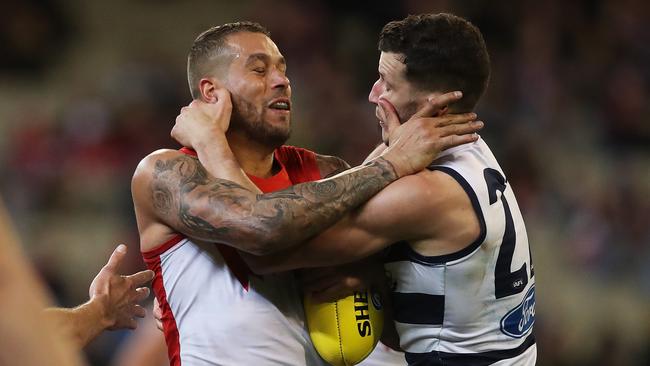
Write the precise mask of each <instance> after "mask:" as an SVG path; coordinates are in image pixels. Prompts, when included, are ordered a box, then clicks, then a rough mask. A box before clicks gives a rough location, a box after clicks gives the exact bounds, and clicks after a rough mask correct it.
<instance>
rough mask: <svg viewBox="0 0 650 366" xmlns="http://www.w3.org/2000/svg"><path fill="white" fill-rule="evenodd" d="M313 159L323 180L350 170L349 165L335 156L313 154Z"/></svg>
mask: <svg viewBox="0 0 650 366" xmlns="http://www.w3.org/2000/svg"><path fill="white" fill-rule="evenodd" d="M315 158H316V164H317V165H318V169H319V170H320V174H321V177H323V178H327V177H331V176H333V175H336V174H339V173H341V172H343V171H345V170H348V169H350V164H348V163H347V162H346V161H345V160H343V159H341V158H339V157H336V156H331V155H321V154H315Z"/></svg>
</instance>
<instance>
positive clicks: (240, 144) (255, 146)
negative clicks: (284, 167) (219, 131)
mask: <svg viewBox="0 0 650 366" xmlns="http://www.w3.org/2000/svg"><path fill="white" fill-rule="evenodd" d="M226 137H227V139H228V144H229V145H230V149H231V150H232V153H233V155H235V158H237V162H239V165H241V167H242V169H243V170H244V171H245V172H246V174H249V175H253V176H256V177H260V178H268V177H271V176H272V175H273V174H274V173H275V172H274V170H273V152H274V151H275V147H270V146H268V145H265V144H261V143H258V142H257V141H252V140H251V139H250V138H249V137H247V136H243V135H242V134H240V133H237V132H230V131H229V132H228V133H226Z"/></svg>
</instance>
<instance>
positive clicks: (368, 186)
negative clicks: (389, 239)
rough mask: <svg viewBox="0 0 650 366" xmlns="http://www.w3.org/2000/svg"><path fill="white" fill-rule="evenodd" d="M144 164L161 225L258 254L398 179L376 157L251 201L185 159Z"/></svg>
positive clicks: (296, 238)
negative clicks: (320, 178)
mask: <svg viewBox="0 0 650 366" xmlns="http://www.w3.org/2000/svg"><path fill="white" fill-rule="evenodd" d="M143 163H144V165H148V166H149V167H150V168H149V169H148V170H149V171H150V175H149V179H148V181H149V187H150V192H151V196H150V198H151V202H152V206H153V207H152V208H153V211H154V213H155V215H157V216H158V217H159V218H160V219H161V220H162V221H164V222H165V223H166V224H168V225H169V226H171V227H172V228H174V229H175V230H178V231H180V232H182V233H184V234H185V235H188V236H190V237H194V238H196V239H200V240H206V241H215V242H222V243H226V244H229V245H231V246H234V247H236V248H237V249H240V250H243V251H245V252H249V253H252V254H256V255H264V254H269V253H272V252H275V251H278V250H282V249H285V248H288V247H290V246H293V245H297V244H299V243H301V242H303V241H304V240H306V239H308V238H310V237H312V236H314V235H316V234H318V233H319V232H321V231H323V230H324V229H326V228H327V227H329V226H330V225H332V224H333V223H335V222H336V221H337V220H338V219H339V218H341V217H342V216H343V215H344V214H345V213H346V212H348V211H350V210H351V209H353V208H356V207H357V206H359V205H360V204H362V203H364V202H365V201H367V200H368V199H369V198H370V197H372V196H373V195H375V194H376V193H377V192H379V191H380V190H381V189H382V188H384V187H386V186H387V185H388V184H390V183H391V182H393V181H394V180H396V179H397V178H398V176H397V174H396V172H395V169H394V168H393V166H392V165H391V163H389V162H388V161H387V160H385V159H383V158H379V159H376V160H374V161H372V162H370V163H368V164H366V165H363V166H360V167H356V168H353V169H349V170H348V171H347V172H345V173H343V174H340V175H337V176H336V177H333V178H328V179H323V180H320V181H316V182H310V183H303V184H299V185H295V186H292V187H289V188H287V189H285V190H282V191H277V192H274V193H268V194H256V193H253V192H251V191H250V190H247V189H245V188H243V187H242V186H240V185H238V184H236V183H233V182H231V181H227V180H222V179H217V178H214V177H212V176H211V175H210V174H209V173H208V172H207V171H206V170H205V169H204V168H203V166H202V165H201V164H200V163H199V161H198V160H197V159H196V158H194V157H191V156H188V155H183V154H180V153H177V152H168V153H163V154H153V155H150V156H149V157H147V158H146V159H145V161H143Z"/></svg>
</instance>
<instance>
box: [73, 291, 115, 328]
mask: <svg viewBox="0 0 650 366" xmlns="http://www.w3.org/2000/svg"><path fill="white" fill-rule="evenodd" d="M78 309H80V310H81V311H83V312H86V313H87V316H88V317H89V318H91V319H93V320H95V321H96V322H98V323H99V324H101V326H102V328H103V329H107V328H110V327H112V326H114V325H115V323H116V319H114V318H113V317H112V316H111V314H110V311H109V306H108V296H106V295H95V296H93V297H92V298H91V299H90V300H88V302H86V303H85V304H82V305H80V306H79V307H78Z"/></svg>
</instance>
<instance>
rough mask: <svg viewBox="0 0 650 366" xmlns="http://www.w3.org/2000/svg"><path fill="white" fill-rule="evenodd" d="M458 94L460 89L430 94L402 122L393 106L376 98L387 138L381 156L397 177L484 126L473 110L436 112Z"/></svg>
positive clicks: (466, 140)
mask: <svg viewBox="0 0 650 366" xmlns="http://www.w3.org/2000/svg"><path fill="white" fill-rule="evenodd" d="M461 97H462V94H461V93H460V92H451V93H447V94H442V95H439V96H436V97H433V98H431V99H429V101H428V103H427V104H426V105H425V106H424V107H422V108H421V109H420V110H419V111H417V112H416V113H415V114H414V115H413V116H412V117H411V118H410V119H409V120H408V121H406V122H405V123H403V124H400V121H399V116H398V115H397V112H396V111H395V108H394V107H393V105H391V104H390V103H389V102H388V101H387V100H385V99H380V100H379V106H380V107H381V111H382V112H381V113H382V114H383V115H384V123H385V124H386V129H387V132H388V140H389V147H388V149H386V150H385V151H384V153H383V154H382V156H383V157H384V158H385V159H387V160H389V161H390V162H391V163H392V164H393V166H394V167H395V170H396V171H397V173H398V175H399V176H404V175H408V174H414V173H417V172H419V171H421V170H422V169H424V168H426V167H427V166H428V165H429V164H431V162H432V161H433V160H434V159H435V158H436V156H438V154H439V153H440V152H442V151H443V150H446V149H449V148H451V147H454V146H458V145H462V144H466V143H470V142H474V141H476V140H477V139H478V135H476V134H475V133H476V132H477V131H478V130H480V129H481V128H483V122H481V121H476V114H475V113H464V114H443V115H438V114H439V111H440V110H443V109H444V108H445V107H446V106H448V105H449V104H451V103H453V102H455V101H457V100H459V99H460V98H461Z"/></svg>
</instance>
